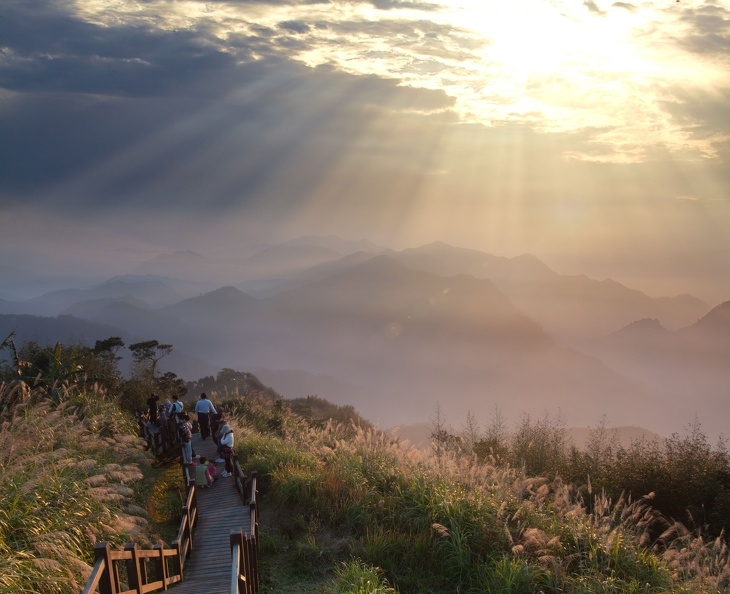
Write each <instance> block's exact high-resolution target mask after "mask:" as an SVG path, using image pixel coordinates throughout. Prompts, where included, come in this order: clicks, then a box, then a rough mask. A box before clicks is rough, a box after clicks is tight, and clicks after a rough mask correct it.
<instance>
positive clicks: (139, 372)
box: [124, 340, 184, 411]
mask: <svg viewBox="0 0 730 594" xmlns="http://www.w3.org/2000/svg"><path fill="white" fill-rule="evenodd" d="M128 348H129V350H130V351H131V352H132V358H133V360H134V364H133V366H132V373H131V377H130V378H129V379H128V380H127V381H126V382H124V406H125V407H126V408H127V409H128V410H129V411H134V410H143V409H144V407H145V404H146V402H147V398H148V396H149V395H150V393H152V392H158V391H159V392H162V390H160V388H159V381H160V378H158V377H157V364H158V363H159V361H160V359H162V358H163V357H165V356H166V355H169V354H170V353H171V352H172V345H171V344H160V343H159V342H158V341H156V340H147V341H144V342H136V343H134V344H130V345H129V347H128ZM172 375H173V376H174V374H172ZM162 382H163V384H165V385H168V384H169V387H170V388H172V389H178V388H177V385H176V377H171V376H163V378H162ZM180 382H181V383H182V385H183V388H184V382H183V381H182V380H180ZM163 393H164V392H163ZM170 395H171V394H170Z"/></svg>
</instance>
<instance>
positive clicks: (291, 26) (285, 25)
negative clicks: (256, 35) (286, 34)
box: [279, 21, 310, 33]
mask: <svg viewBox="0 0 730 594" xmlns="http://www.w3.org/2000/svg"><path fill="white" fill-rule="evenodd" d="M279 28H280V29H284V30H285V31H291V32H292V33H309V31H310V26H309V25H308V24H307V23H304V22H302V21H283V22H281V23H279Z"/></svg>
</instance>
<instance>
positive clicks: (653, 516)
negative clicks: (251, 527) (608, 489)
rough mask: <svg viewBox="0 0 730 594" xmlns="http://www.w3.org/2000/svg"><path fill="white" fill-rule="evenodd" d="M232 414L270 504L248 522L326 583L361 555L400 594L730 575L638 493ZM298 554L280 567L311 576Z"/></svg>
mask: <svg viewBox="0 0 730 594" xmlns="http://www.w3.org/2000/svg"><path fill="white" fill-rule="evenodd" d="M240 423H241V425H240V428H239V430H238V431H239V437H237V439H238V441H237V444H239V449H241V450H242V451H244V452H245V453H246V457H247V459H248V465H249V468H251V469H256V470H258V471H259V473H262V472H263V473H265V474H266V475H267V476H268V481H267V488H268V489H269V490H268V492H266V493H265V494H264V495H263V498H262V500H263V501H266V505H267V506H279V507H278V508H277V514H278V516H279V519H280V520H281V522H280V523H279V525H278V526H275V525H273V524H271V523H270V524H269V525H267V524H266V523H262V525H261V530H262V533H264V534H266V533H267V531H271V532H273V531H275V530H276V531H278V533H277V536H276V537H275V538H276V539H277V542H278V543H279V544H278V547H277V550H278V551H279V552H282V551H285V550H287V549H288V548H291V549H292V550H299V551H300V552H302V551H304V554H303V557H304V558H307V557H308V558H310V559H315V560H316V561H315V562H314V565H315V566H316V567H317V572H316V573H317V575H319V576H321V575H322V574H323V573H326V575H328V576H331V578H332V579H334V580H335V581H336V583H344V578H343V577H342V568H343V567H351V568H352V567H358V566H360V565H358V564H361V565H362V566H365V567H370V568H373V569H375V570H376V573H377V574H378V575H380V576H382V578H383V580H385V582H384V583H386V582H387V587H389V588H393V589H394V590H395V591H398V592H401V593H402V594H405V593H408V592H413V593H416V592H419V593H420V592H434V593H437V592H443V593H446V592H450V593H451V592H526V593H527V592H531V593H532V592H538V591H542V592H544V593H545V594H547V593H549V592H571V593H572V592H576V593H577V592H581V593H582V592H586V593H587V592H612V593H614V592H615V593H634V592H635V593H642V594H648V593H650V592H668V591H676V592H688V593H689V592H693V593H704V592H716V591H718V590H721V591H722V590H726V589H727V588H728V587H730V581H728V568H729V567H730V564H728V556H727V551H726V550H725V549H722V548H721V547H719V545H718V544H717V543H704V542H703V541H702V540H701V539H698V538H697V537H691V536H690V535H688V534H687V533H686V531H685V532H682V533H681V535H680V533H679V532H678V530H679V528H678V526H680V525H677V524H674V523H671V522H668V521H667V520H665V519H663V518H662V517H661V516H659V515H658V514H657V513H656V512H654V511H653V510H652V508H651V500H650V499H649V498H645V499H639V500H637V501H631V500H630V499H628V498H621V499H619V500H618V501H617V502H612V501H611V500H610V499H609V498H608V497H607V496H606V495H605V494H597V495H595V496H594V495H591V499H592V502H591V505H590V506H588V505H586V504H585V502H584V500H583V498H582V496H581V495H580V493H578V492H577V491H576V489H575V488H574V487H572V486H571V485H568V484H565V483H563V482H562V481H561V480H560V478H559V477H557V478H554V479H552V480H548V479H546V478H540V477H529V476H527V475H526V474H525V473H524V472H523V471H521V470H517V469H515V468H511V467H506V466H496V465H494V464H490V463H488V462H487V463H480V462H478V461H477V459H476V458H475V457H473V456H472V457H463V456H458V455H456V454H453V453H451V454H449V453H443V452H442V453H441V455H440V456H439V457H438V459H436V458H435V457H434V456H431V455H430V454H428V453H424V452H421V451H418V450H414V449H411V448H409V447H408V446H405V445H403V444H400V443H396V442H394V441H392V440H391V439H390V438H388V437H387V436H386V435H384V434H382V433H380V432H378V431H376V430H373V429H371V428H367V429H363V428H359V427H356V426H353V425H349V426H344V425H340V424H335V423H330V424H328V425H326V426H324V427H319V426H318V427H308V426H306V424H303V423H301V422H293V421H288V420H286V421H284V423H283V426H284V427H286V431H285V432H284V433H285V435H282V433H280V432H274V433H271V432H269V433H266V432H261V431H260V430H259V429H257V428H256V426H255V425H256V424H255V423H247V422H246V419H245V417H243V418H241V419H240ZM589 510H590V511H589ZM672 530H674V532H675V534H674V536H672ZM662 532H663V534H662ZM657 534H661V536H662V538H661V539H660V538H658V537H657V536H656V535H657ZM680 536H681V538H680ZM268 538H274V537H273V536H272V535H269V537H268ZM682 539H685V540H682ZM284 541H288V542H290V545H286V544H283V543H284ZM301 558H302V556H300V558H299V561H300V563H299V565H298V566H296V567H295V566H294V565H292V568H293V571H300V570H301V572H302V573H301V577H302V579H303V580H311V579H313V578H312V576H313V574H312V573H311V572H309V573H307V572H306V571H305V570H304V568H301V567H300V566H301ZM343 564H345V565H343ZM348 564H349V565H348ZM353 564H354V565H353ZM297 567H299V569H298V568H297ZM338 580H339V582H338ZM342 587H344V586H342ZM373 587H374V588H377V587H381V586H373ZM271 589H272V590H271V591H276V584H271ZM333 591H348V592H349V591H360V590H357V589H352V590H347V589H344V590H333ZM372 591H380V590H376V589H373V590H372Z"/></svg>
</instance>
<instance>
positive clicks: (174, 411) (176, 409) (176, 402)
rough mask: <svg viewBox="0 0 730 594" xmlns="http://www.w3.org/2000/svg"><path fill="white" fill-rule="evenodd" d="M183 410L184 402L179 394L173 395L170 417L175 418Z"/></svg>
mask: <svg viewBox="0 0 730 594" xmlns="http://www.w3.org/2000/svg"><path fill="white" fill-rule="evenodd" d="M182 412H183V403H182V402H180V398H179V396H178V395H177V394H173V396H172V406H170V418H172V419H174V418H176V417H177V416H179V415H181V414H182Z"/></svg>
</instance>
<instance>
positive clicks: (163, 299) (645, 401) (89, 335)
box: [0, 237, 730, 436]
mask: <svg viewBox="0 0 730 594" xmlns="http://www.w3.org/2000/svg"><path fill="white" fill-rule="evenodd" d="M0 288H1V289H2V291H3V294H6V295H8V294H22V289H23V288H22V287H21V286H20V285H19V284H18V285H17V286H13V284H12V283H11V282H10V281H9V280H8V279H6V280H5V281H4V282H3V286H2V287H0ZM0 314H2V315H0V333H2V334H3V338H4V336H6V335H7V333H9V332H10V331H11V330H15V331H16V332H17V337H16V340H17V341H18V342H21V343H22V342H23V341H25V340H38V341H39V342H42V343H46V342H48V343H53V342H55V341H58V340H60V341H64V342H69V341H83V342H86V343H90V344H93V343H94V341H95V340H99V339H103V338H107V337H109V336H111V335H118V336H121V337H122V338H123V339H124V340H125V342H126V343H127V344H130V343H131V342H134V341H138V340H150V339H157V340H159V341H161V342H166V343H170V344H173V346H174V351H173V353H172V355H170V356H169V357H167V358H165V359H163V360H162V362H161V365H162V367H163V368H164V369H165V370H169V371H174V372H175V373H177V374H178V376H180V377H182V378H184V379H196V378H198V377H201V376H204V375H211V374H215V373H216V372H217V371H218V370H219V369H220V368H222V367H231V368H234V369H238V370H242V371H253V372H254V373H257V374H258V375H259V377H260V378H261V379H262V380H263V381H264V382H265V383H267V384H269V385H271V386H272V387H274V388H275V389H277V390H278V391H280V392H281V393H282V394H283V395H285V396H287V397H297V396H302V395H307V394H318V395H319V396H322V397H324V398H327V399H328V400H331V401H332V402H335V403H337V404H352V405H353V406H354V407H355V408H356V409H357V410H358V411H359V412H361V414H363V415H364V416H365V417H366V418H368V419H370V420H372V421H374V422H376V423H378V424H379V425H381V426H382V427H390V426H393V425H397V424H411V423H417V422H424V421H428V419H429V418H430V417H431V416H432V414H433V412H434V409H435V406H436V403H439V405H440V407H441V409H442V413H443V414H444V415H445V417H446V419H447V420H448V421H449V422H451V423H453V424H455V425H456V426H458V425H459V424H461V423H463V421H464V419H465V417H466V414H467V412H468V411H471V412H472V413H473V414H474V415H475V416H476V417H477V419H478V420H479V421H480V423H481V424H482V425H486V424H487V423H488V422H489V418H490V417H491V415H492V414H493V413H494V411H495V408H498V409H499V410H500V411H501V413H502V414H503V415H504V416H505V417H506V418H507V419H508V420H509V421H516V420H518V418H519V416H520V415H521V414H524V413H528V414H530V415H532V416H533V417H534V416H542V415H543V414H545V413H547V414H550V415H552V416H555V415H558V414H560V415H561V416H562V417H563V419H564V420H565V422H566V423H567V424H569V425H575V426H588V425H594V426H595V425H596V424H597V423H598V422H599V421H600V419H601V416H602V415H604V414H605V415H606V420H607V422H608V423H609V424H610V425H634V426H637V425H638V426H642V427H645V428H647V429H650V430H652V431H656V432H657V433H660V434H664V435H668V434H669V433H671V432H673V431H682V429H683V427H684V426H685V425H686V424H687V423H689V422H690V421H692V420H693V418H694V416H695V415H697V417H698V418H699V420H700V422H701V423H702V426H703V428H705V430H706V431H707V432H708V434H709V435H712V436H716V435H720V434H723V433H725V434H727V433H728V432H727V430H726V428H725V419H726V418H728V413H730V402H729V401H728V399H727V397H726V395H725V393H726V387H727V386H728V385H729V384H728V380H730V371H729V369H730V365H728V354H727V353H728V352H730V350H728V347H730V302H725V303H722V304H719V305H717V304H707V303H703V302H702V301H701V300H699V299H697V298H695V297H692V296H690V295H681V296H668V297H662V298H652V297H649V296H648V295H646V294H644V293H642V292H640V291H637V290H634V289H632V288H630V287H626V286H624V285H621V284H620V283H617V282H614V281H611V280H600V281H599V280H595V279H591V278H588V277H587V276H566V275H560V274H557V273H556V272H554V271H552V270H551V269H550V268H549V267H548V266H546V265H545V264H544V263H542V262H541V261H540V260H538V259H537V258H535V257H534V256H530V255H524V256H520V257H516V258H503V257H498V256H493V255H490V254H486V253H484V252H479V251H475V250H466V249H461V248H457V247H454V246H451V245H447V244H444V243H433V244H430V245H425V246H421V247H416V248H411V249H405V250H402V251H394V250H389V249H385V248H380V247H378V246H375V245H373V244H369V243H367V242H359V243H353V242H346V241H343V240H341V239H339V238H334V237H330V238H303V239H301V240H297V241H294V242H289V243H286V244H278V245H271V246H257V247H253V248H251V249H250V250H249V251H248V252H246V253H238V254H229V255H227V257H225V258H223V257H220V256H218V257H215V258H213V257H206V256H204V255H201V254H197V253H193V252H177V253H174V254H163V255H160V256H159V257H157V258H154V259H153V260H150V261H148V262H145V263H143V264H142V265H141V266H140V267H139V268H138V269H137V270H135V271H132V274H130V275H127V276H123V277H116V278H111V279H108V280H106V281H104V282H101V283H99V284H97V285H94V286H89V287H79V288H77V289H66V290H61V291H52V292H48V293H44V294H42V295H38V296H35V297H33V298H28V299H23V300H20V299H16V300H7V299H6V300H0Z"/></svg>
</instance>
